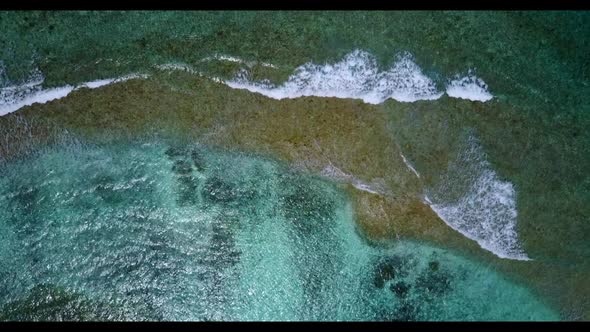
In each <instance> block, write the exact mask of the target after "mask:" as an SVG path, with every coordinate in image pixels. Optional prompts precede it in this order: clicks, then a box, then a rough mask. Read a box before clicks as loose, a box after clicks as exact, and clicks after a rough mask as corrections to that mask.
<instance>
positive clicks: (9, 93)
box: [0, 71, 148, 116]
mask: <svg viewBox="0 0 590 332" xmlns="http://www.w3.org/2000/svg"><path fill="white" fill-rule="evenodd" d="M147 77H148V76H147V75H144V74H130V75H126V76H123V77H118V78H108V79H102V80H95V81H90V82H85V83H82V84H79V85H77V86H71V85H65V86H62V87H57V88H51V89H43V88H42V86H41V85H42V84H43V81H44V77H43V75H42V74H41V73H40V72H38V71H36V72H35V73H34V75H33V77H32V78H30V79H29V80H28V82H26V83H24V84H21V85H15V86H9V87H5V88H1V89H0V116H2V115H6V114H8V113H12V112H14V111H17V110H19V109H20V108H23V107H25V106H30V105H33V104H35V103H40V104H44V103H46V102H48V101H51V100H55V99H60V98H63V97H65V96H67V95H68V94H70V92H72V91H74V90H78V89H81V88H89V89H96V88H99V87H101V86H105V85H109V84H113V83H118V82H123V81H127V80H130V79H136V78H147Z"/></svg>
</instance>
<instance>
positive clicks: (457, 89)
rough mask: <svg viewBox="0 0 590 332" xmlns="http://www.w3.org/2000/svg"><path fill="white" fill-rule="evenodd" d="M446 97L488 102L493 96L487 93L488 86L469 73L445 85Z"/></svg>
mask: <svg viewBox="0 0 590 332" xmlns="http://www.w3.org/2000/svg"><path fill="white" fill-rule="evenodd" d="M447 95H449V97H453V98H462V99H468V100H474V101H482V102H485V101H488V100H491V99H492V98H493V97H494V96H492V94H491V93H490V92H489V91H488V85H487V84H486V83H485V82H484V81H483V80H482V79H481V78H478V77H477V76H475V75H474V74H473V73H472V72H471V71H469V73H468V74H467V76H464V77H459V76H457V77H455V79H453V80H451V81H450V82H449V84H448V85H447Z"/></svg>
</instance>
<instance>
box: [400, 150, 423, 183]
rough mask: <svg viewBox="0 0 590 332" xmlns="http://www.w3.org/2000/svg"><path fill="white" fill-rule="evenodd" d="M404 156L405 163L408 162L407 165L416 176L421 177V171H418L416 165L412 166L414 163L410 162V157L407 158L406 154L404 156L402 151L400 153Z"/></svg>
mask: <svg viewBox="0 0 590 332" xmlns="http://www.w3.org/2000/svg"><path fill="white" fill-rule="evenodd" d="M399 155H400V156H401V157H402V160H403V161H404V164H406V166H407V167H408V169H409V170H410V171H412V172H413V173H414V174H415V175H416V177H418V178H420V173H418V171H416V169H415V168H414V166H412V164H410V162H409V161H408V159H406V156H404V155H403V154H402V153H400V154H399Z"/></svg>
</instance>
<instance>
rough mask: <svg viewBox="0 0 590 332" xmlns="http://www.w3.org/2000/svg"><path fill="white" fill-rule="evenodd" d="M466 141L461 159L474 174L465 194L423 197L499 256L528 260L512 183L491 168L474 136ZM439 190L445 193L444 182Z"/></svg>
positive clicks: (444, 217) (454, 225) (461, 230)
mask: <svg viewBox="0 0 590 332" xmlns="http://www.w3.org/2000/svg"><path fill="white" fill-rule="evenodd" d="M469 144H470V147H469V150H468V151H467V153H465V154H464V156H463V159H464V160H463V162H465V163H468V164H470V165H469V166H468V167H470V168H472V170H474V171H476V172H477V175H476V178H475V180H474V181H473V182H472V183H471V184H470V186H469V189H468V190H467V191H466V192H465V194H464V195H463V196H461V197H460V198H459V199H458V200H455V201H453V202H443V199H440V197H439V198H435V199H430V198H429V197H428V196H425V197H424V200H425V201H426V203H427V204H428V205H429V206H430V207H431V208H432V210H433V211H434V212H435V213H436V214H437V215H438V216H439V217H440V218H441V219H442V220H443V221H444V222H445V223H446V224H447V225H449V226H450V227H451V228H453V229H455V230H456V231H458V232H459V233H461V234H463V235H464V236H466V237H468V238H470V239H472V240H474V241H476V242H477V243H478V244H479V246H480V247H482V248H483V249H486V250H488V251H490V252H492V253H493V254H495V255H496V256H498V257H500V258H507V259H515V260H530V258H529V257H528V256H527V255H526V253H525V252H524V250H523V249H522V248H521V246H520V243H519V242H518V234H517V232H516V222H517V216H518V213H517V210H516V192H515V190H514V187H513V185H512V183H510V182H508V181H502V180H501V179H500V178H499V177H498V175H497V174H496V173H495V172H494V171H493V170H492V169H491V165H490V164H489V162H488V161H487V160H486V159H485V154H484V153H483V151H482V150H481V147H480V146H479V145H478V143H477V142H476V141H475V139H474V138H470V140H469ZM450 180H452V179H450ZM447 185H448V184H447ZM441 189H442V190H441V192H443V195H444V191H445V185H443V188H441ZM433 201H434V202H433Z"/></svg>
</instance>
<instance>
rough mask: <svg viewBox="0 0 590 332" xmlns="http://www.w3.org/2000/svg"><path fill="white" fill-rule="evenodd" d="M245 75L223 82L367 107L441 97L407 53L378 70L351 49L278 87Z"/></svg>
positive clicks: (364, 55) (363, 54) (276, 96)
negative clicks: (344, 100)
mask: <svg viewBox="0 0 590 332" xmlns="http://www.w3.org/2000/svg"><path fill="white" fill-rule="evenodd" d="M247 76H248V75H245V72H242V73H241V74H240V75H238V77H236V78H235V79H233V80H229V81H226V82H225V83H226V84H227V85H229V86H230V87H232V88H236V89H246V90H249V91H252V92H256V93H260V94H263V95H265V96H267V97H270V98H274V99H283V98H297V97H303V96H317V97H336V98H355V99H362V100H363V101H365V102H366V103H369V104H380V103H382V102H384V101H385V100H387V99H390V98H392V99H395V100H398V101H402V102H414V101H417V100H434V99H438V98H440V97H441V96H442V94H443V93H442V92H440V91H438V90H437V88H436V85H435V83H434V81H432V80H431V79H430V78H429V77H427V76H426V75H424V74H423V73H422V70H421V69H420V67H419V66H418V65H417V64H416V63H414V61H413V59H412V56H411V55H410V54H409V53H401V54H400V55H398V57H397V60H396V62H395V63H394V64H393V66H392V67H391V68H389V69H388V70H386V71H380V70H379V67H378V66H377V61H376V59H375V57H374V56H372V55H371V54H370V53H368V52H365V51H360V50H355V51H353V52H351V53H349V54H348V55H346V56H345V57H344V59H342V60H341V61H340V62H337V63H334V64H323V65H317V64H314V63H306V64H304V65H302V66H300V67H298V68H297V69H296V70H295V73H294V74H293V75H291V77H289V79H288V80H287V81H286V82H285V83H283V84H281V85H278V86H276V85H273V84H271V83H270V82H268V81H261V82H251V81H250V80H249V79H248V77H247Z"/></svg>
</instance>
